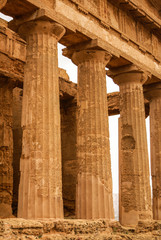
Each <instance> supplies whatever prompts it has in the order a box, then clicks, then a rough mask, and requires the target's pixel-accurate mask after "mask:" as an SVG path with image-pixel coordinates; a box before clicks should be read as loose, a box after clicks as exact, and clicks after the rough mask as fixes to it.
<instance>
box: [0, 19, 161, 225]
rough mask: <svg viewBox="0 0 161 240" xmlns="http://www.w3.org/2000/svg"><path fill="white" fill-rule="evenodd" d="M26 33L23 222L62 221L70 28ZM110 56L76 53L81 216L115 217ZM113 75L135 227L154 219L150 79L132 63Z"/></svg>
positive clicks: (155, 158) (39, 24) (123, 208)
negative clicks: (61, 63)
mask: <svg viewBox="0 0 161 240" xmlns="http://www.w3.org/2000/svg"><path fill="white" fill-rule="evenodd" d="M20 33H21V35H23V36H25V39H26V41H27V61H26V66H25V78H24V94H23V110H22V128H23V147H22V156H21V165H20V171H21V178H20V186H19V203H18V217H22V218H33V219H36V218H63V201H62V174H61V147H60V146H61V143H60V107H59V83H58V59H57V42H58V40H59V39H60V38H61V37H62V36H63V34H64V33H65V29H64V28H63V27H62V26H61V25H59V24H57V23H51V22H49V21H43V20H38V21H34V22H33V21H32V22H28V23H25V24H23V25H22V26H21V27H20ZM110 58H111V56H110V55H108V54H107V53H106V52H105V51H100V50H80V51H78V50H77V51H75V52H74V54H73V56H72V61H73V62H74V63H75V64H76V65H77V66H78V91H77V104H78V123H77V158H78V163H79V167H78V173H77V193H76V215H77V218H82V219H98V218H108V219H113V218H114V213H113V199H112V176H111V160H110V145H109V127H108V106H107V91H106V72H105V66H106V65H107V63H108V61H109V60H110ZM110 75H111V76H112V77H113V79H114V81H115V82H116V83H117V84H118V85H119V87H120V98H121V102H120V130H121V133H120V222H121V223H122V224H125V225H130V224H132V225H134V224H136V223H137V222H138V220H140V219H151V218H152V207H151V193H150V182H149V162H148V150H147V138H146V127H145V111H144V97H143V87H142V85H143V83H144V82H145V81H146V80H147V77H148V75H147V74H146V73H145V72H143V71H142V70H140V69H138V68H137V67H135V66H133V65H129V66H125V67H122V68H120V69H119V68H117V69H116V70H115V69H113V70H111V72H110ZM149 91H150V90H149ZM147 92H148V91H147ZM158 92H159V90H158ZM147 94H148V93H147ZM156 95H157V97H155V100H154V101H153V98H152V97H151V95H149V94H148V96H150V97H151V98H150V99H151V100H152V102H151V104H150V107H151V113H150V116H151V119H152V121H151V133H152V134H151V138H152V139H151V141H152V175H153V190H154V193H153V195H154V198H153V201H154V204H153V205H154V207H153V208H154V217H155V218H156V219H161V213H160V210H159V209H160V207H161V195H160V192H161V188H160V184H159V183H160V181H161V176H160V175H161V169H160V149H159V147H160V145H159V144H160V136H161V130H160V128H161V127H160V125H159V122H160V105H159V104H160V101H161V100H160V96H159V94H156ZM0 99H1V98H0ZM155 133H156V134H155ZM156 138H157V139H158V141H156ZM154 139H155V141H154Z"/></svg>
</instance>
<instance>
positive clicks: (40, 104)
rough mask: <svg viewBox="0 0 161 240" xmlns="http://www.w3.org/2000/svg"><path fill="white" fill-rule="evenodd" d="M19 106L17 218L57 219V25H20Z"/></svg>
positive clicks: (59, 31)
mask: <svg viewBox="0 0 161 240" xmlns="http://www.w3.org/2000/svg"><path fill="white" fill-rule="evenodd" d="M20 32H21V33H22V35H26V41H27V61H26V66H25V78H24V93H23V106H22V128H23V140H22V141H23V142H22V156H21V163H20V171H21V178H20V186H19V203H18V217H23V218H50V217H52V218H62V217H63V201H62V174H61V168H62V167H61V140H60V107H59V82H58V59H57V41H58V39H59V38H60V37H61V36H62V35H63V34H64V32H65V30H64V28H63V27H62V26H60V25H59V24H56V23H51V22H48V21H41V20H40V21H35V22H29V23H25V24H24V25H23V26H21V27H20Z"/></svg>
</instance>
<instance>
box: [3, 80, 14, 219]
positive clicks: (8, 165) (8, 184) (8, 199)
mask: <svg viewBox="0 0 161 240" xmlns="http://www.w3.org/2000/svg"><path fill="white" fill-rule="evenodd" d="M1 83H2V79H1ZM12 100H13V95H12V86H11V84H9V83H8V82H7V80H4V84H2V85H0V218H4V217H5V218H8V217H11V216H12V194H13V166H12V164H13V134H12V122H13V119H12Z"/></svg>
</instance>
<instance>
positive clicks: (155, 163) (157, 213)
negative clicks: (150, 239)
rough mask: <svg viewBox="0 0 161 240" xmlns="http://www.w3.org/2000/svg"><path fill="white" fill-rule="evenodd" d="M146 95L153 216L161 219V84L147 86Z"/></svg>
mask: <svg viewBox="0 0 161 240" xmlns="http://www.w3.org/2000/svg"><path fill="white" fill-rule="evenodd" d="M145 97H146V98H147V99H148V100H149V101H150V143H151V145H150V146H151V175H152V188H153V217H154V219H156V220H161V153H160V151H161V84H160V83H156V84H151V85H149V86H146V87H145Z"/></svg>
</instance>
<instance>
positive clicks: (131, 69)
mask: <svg viewBox="0 0 161 240" xmlns="http://www.w3.org/2000/svg"><path fill="white" fill-rule="evenodd" d="M106 74H107V75H108V76H109V77H111V78H112V79H113V80H114V82H115V83H116V84H118V85H120V84H124V83H129V82H135V83H141V84H144V83H145V82H146V81H147V80H148V78H149V77H150V76H151V75H150V73H148V72H146V71H144V70H143V69H141V68H139V67H137V66H135V65H133V64H130V65H126V66H123V67H119V68H112V69H110V70H109V71H107V72H106Z"/></svg>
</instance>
